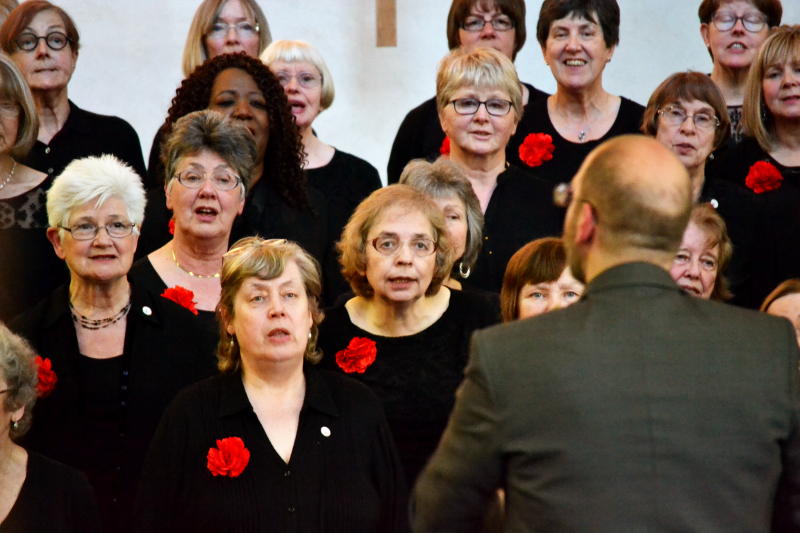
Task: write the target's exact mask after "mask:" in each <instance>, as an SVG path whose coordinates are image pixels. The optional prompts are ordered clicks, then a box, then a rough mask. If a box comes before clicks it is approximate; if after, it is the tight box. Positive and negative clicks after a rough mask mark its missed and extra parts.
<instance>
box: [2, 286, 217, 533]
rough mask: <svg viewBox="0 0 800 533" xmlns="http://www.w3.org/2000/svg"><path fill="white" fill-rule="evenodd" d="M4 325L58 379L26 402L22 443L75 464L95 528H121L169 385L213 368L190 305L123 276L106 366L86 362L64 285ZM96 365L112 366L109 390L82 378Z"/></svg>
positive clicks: (175, 387) (173, 387) (171, 392)
mask: <svg viewBox="0 0 800 533" xmlns="http://www.w3.org/2000/svg"><path fill="white" fill-rule="evenodd" d="M10 326H11V329H12V330H14V331H15V332H17V333H19V334H20V335H22V336H23V337H25V338H27V339H28V340H29V341H30V342H31V344H32V346H33V348H34V350H35V351H36V352H37V353H38V354H39V355H41V356H42V357H45V358H49V359H50V360H51V361H52V368H53V371H54V372H55V374H56V376H57V378H58V381H57V383H56V385H55V388H54V390H53V392H52V394H50V395H49V396H47V397H44V398H40V399H39V400H38V401H37V402H36V406H35V407H34V412H33V426H32V427H31V430H30V432H29V433H28V434H27V435H26V436H25V440H24V443H25V445H26V447H27V448H29V449H32V450H35V451H38V452H40V453H42V454H44V455H47V456H48V457H52V458H53V459H56V460H58V461H61V462H63V463H65V464H67V465H70V466H72V467H75V468H77V469H79V470H81V471H82V472H84V473H85V474H86V476H87V477H88V478H89V482H90V483H91V484H92V486H93V487H94V490H95V494H96V496H97V501H98V503H99V505H100V512H101V516H102V520H103V524H104V527H105V528H106V529H107V530H108V531H113V532H115V533H116V532H124V531H128V530H129V527H130V514H131V511H132V506H133V500H134V495H135V491H136V485H137V483H138V480H139V473H140V470H141V465H142V462H143V460H144V455H145V453H146V450H147V446H148V444H149V442H150V438H151V437H152V435H153V432H154V431H155V428H156V426H157V424H158V420H159V418H160V417H161V414H162V412H163V411H164V408H165V407H166V406H167V405H168V403H169V402H170V401H171V400H172V398H173V397H174V396H175V394H176V393H177V391H179V390H180V389H182V388H183V387H185V386H186V385H188V384H190V383H194V382H196V381H198V380H199V379H202V378H205V377H207V376H210V375H213V374H214V373H215V372H216V359H215V357H214V355H213V346H203V345H202V340H203V339H204V337H203V335H202V334H201V333H200V332H199V330H198V325H197V321H196V320H195V317H194V315H193V314H192V313H190V312H189V311H188V310H186V309H184V308H183V307H180V306H179V305H178V304H176V303H174V302H172V301H169V300H166V299H165V298H160V297H158V298H152V297H151V296H150V295H149V294H148V293H147V292H145V291H142V290H139V289H137V287H136V286H135V285H133V284H132V285H131V310H130V312H129V313H128V317H127V326H126V329H125V341H124V353H123V355H122V357H120V358H118V359H117V360H116V361H112V362H111V363H110V364H109V365H108V366H110V367H111V368H97V367H96V365H87V362H86V361H84V356H82V355H81V354H80V351H79V349H78V339H77V336H76V333H75V325H74V324H73V321H72V316H71V313H70V309H69V290H68V287H67V286H62V287H60V288H59V289H57V290H56V291H55V292H54V293H53V294H52V295H51V296H50V297H49V298H47V299H45V300H43V301H42V302H40V303H39V304H38V305H37V306H36V307H34V308H33V309H31V310H30V311H29V312H28V313H26V314H24V315H22V316H20V317H17V319H15V320H14V321H13V322H12V323H11V325H10ZM115 355H116V354H115ZM104 363H108V362H107V361H102V362H100V364H102V366H106V365H105V364H104ZM87 366H91V368H87ZM96 372H100V373H103V375H108V374H107V372H111V373H118V374H117V375H115V376H111V379H113V381H114V382H115V383H116V384H117V385H118V387H119V389H118V390H116V391H113V390H112V391H109V389H108V388H100V387H99V386H91V387H90V386H87V383H86V381H87V379H88V378H89V376H90V373H96ZM95 375H96V374H95ZM95 385H99V384H95ZM114 402H116V404H115V405H114Z"/></svg>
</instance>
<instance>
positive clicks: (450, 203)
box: [433, 194, 466, 211]
mask: <svg viewBox="0 0 800 533" xmlns="http://www.w3.org/2000/svg"><path fill="white" fill-rule="evenodd" d="M433 201H434V202H435V203H436V205H438V206H439V209H448V208H449V209H453V208H456V209H461V210H462V211H463V210H466V206H465V205H464V201H463V200H461V198H460V197H459V196H457V195H456V194H445V195H443V196H439V197H437V198H434V199H433Z"/></svg>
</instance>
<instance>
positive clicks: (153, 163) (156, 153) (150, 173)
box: [145, 126, 164, 189]
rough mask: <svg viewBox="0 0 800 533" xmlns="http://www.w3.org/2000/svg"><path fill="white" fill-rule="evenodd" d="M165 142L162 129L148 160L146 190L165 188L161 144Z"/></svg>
mask: <svg viewBox="0 0 800 533" xmlns="http://www.w3.org/2000/svg"><path fill="white" fill-rule="evenodd" d="M162 142H164V127H163V126H162V127H160V128H159V129H158V131H156V134H155V136H154V137H153V144H151V145H150V157H149V158H148V159H147V178H146V180H145V188H147V189H161V188H163V187H164V166H163V165H162V164H161V143H162Z"/></svg>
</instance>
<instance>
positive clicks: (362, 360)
mask: <svg viewBox="0 0 800 533" xmlns="http://www.w3.org/2000/svg"><path fill="white" fill-rule="evenodd" d="M377 354H378V349H377V348H376V346H375V341H374V340H372V339H367V338H365V337H353V338H352V339H350V344H348V345H347V348H345V349H344V350H339V351H338V352H336V364H337V365H339V366H340V367H341V369H342V370H344V371H345V372H347V373H348V374H352V373H353V372H358V373H359V374H363V373H364V372H365V371H366V370H367V368H368V367H369V365H371V364H372V363H374V362H375V356H376V355H377Z"/></svg>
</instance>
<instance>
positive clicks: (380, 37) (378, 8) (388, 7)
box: [375, 0, 397, 46]
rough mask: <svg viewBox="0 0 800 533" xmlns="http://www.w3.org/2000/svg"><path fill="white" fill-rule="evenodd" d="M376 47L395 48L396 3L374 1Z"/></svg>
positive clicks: (380, 0)
mask: <svg viewBox="0 0 800 533" xmlns="http://www.w3.org/2000/svg"><path fill="white" fill-rule="evenodd" d="M375 14H376V18H377V19H376V28H377V35H376V37H377V39H376V46H397V2H396V0H375Z"/></svg>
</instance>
